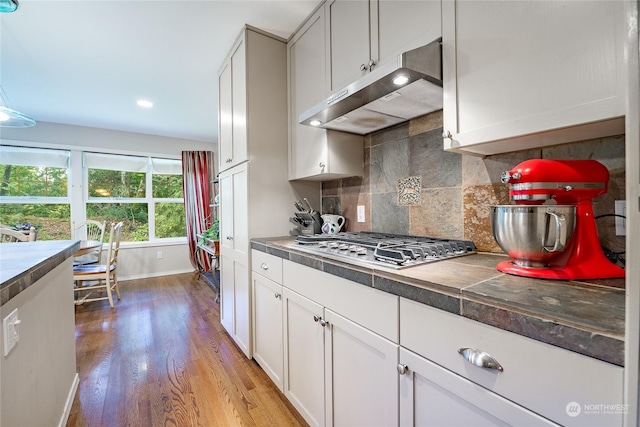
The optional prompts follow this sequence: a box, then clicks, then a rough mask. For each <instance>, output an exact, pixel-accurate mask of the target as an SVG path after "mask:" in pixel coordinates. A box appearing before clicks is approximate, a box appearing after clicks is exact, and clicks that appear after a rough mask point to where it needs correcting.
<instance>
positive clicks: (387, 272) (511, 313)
mask: <svg viewBox="0 0 640 427" xmlns="http://www.w3.org/2000/svg"><path fill="white" fill-rule="evenodd" d="M251 248H252V249H256V250H259V251H262V252H266V253H269V254H272V255H275V256H278V257H280V258H284V259H288V260H290V261H293V262H296V263H299V264H303V265H306V266H308V267H311V268H315V269H318V270H322V271H325V272H327V273H330V274H334V275H337V276H340V277H343V278H345V279H349V280H352V281H354V282H357V283H360V284H362V285H365V286H370V287H373V288H375V289H379V290H382V291H385V292H389V293H392V294H394V295H398V296H401V297H404V298H407V299H411V300H414V301H418V302H421V303H423V304H427V305H430V306H433V307H436V308H439V309H441V310H445V311H448V312H450V313H454V314H459V315H462V316H464V317H467V318H469V319H473V320H476V321H479V322H482V323H485V324H488V325H491V326H495V327H497V328H500V329H504V330H507V331H511V332H514V333H516V334H520V335H523V336H526V337H529V338H532V339H535V340H538V341H542V342H545V343H548V344H551V345H555V346H558V347H562V348H565V349H567V350H571V351H574V352H577V353H581V354H584V355H587V356H590V357H593V358H596V359H600V360H604V361H606V362H609V363H613V364H616V365H619V366H623V365H624V310H625V291H624V279H608V280H589V281H584V282H575V281H556V280H541V279H531V278H527V277H519V276H512V275H508V274H504V273H501V272H499V271H497V270H496V268H495V266H496V264H497V263H498V262H500V261H502V260H504V259H507V257H506V256H504V255H497V254H489V253H479V254H474V255H468V256H463V257H458V258H453V259H450V260H443V261H438V262H434V263H429V264H424V265H420V266H416V267H410V268H406V269H401V270H395V269H387V268H384V267H373V268H372V267H371V266H364V265H362V266H355V265H353V264H347V263H341V262H337V261H333V260H328V259H326V258H323V257H322V256H320V255H317V256H314V255H310V254H308V253H304V252H299V251H296V243H295V241H294V237H276V238H261V239H252V241H251Z"/></svg>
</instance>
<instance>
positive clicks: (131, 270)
mask: <svg viewBox="0 0 640 427" xmlns="http://www.w3.org/2000/svg"><path fill="white" fill-rule="evenodd" d="M0 143H2V144H7V145H23V146H30V147H42V148H60V149H72V150H91V149H93V150H95V151H100V152H107V153H122V154H137V155H154V156H158V155H160V156H166V157H172V158H180V157H181V153H182V151H191V150H202V151H213V152H214V159H215V161H216V164H217V161H218V159H217V151H218V144H217V142H207V141H193V140H187V139H178V138H168V137H163V136H157V135H146V134H140V133H132V132H121V131H114V130H109V129H97V128H89V127H84V126H71V125H65V124H59V123H47V122H38V124H37V125H36V126H34V127H31V128H23V129H15V128H0ZM216 169H217V168H216ZM158 251H162V259H158V257H157V255H158ZM188 251H189V250H188V245H187V243H186V240H185V242H183V243H181V244H176V243H170V244H166V245H165V244H159V243H148V244H145V243H141V244H138V243H123V244H122V245H121V248H120V257H119V265H118V279H119V280H120V281H126V280H128V279H137V278H144V277H156V276H162V275H167V274H176V273H184V272H189V271H194V269H193V267H192V266H191V263H190V261H189V255H188Z"/></svg>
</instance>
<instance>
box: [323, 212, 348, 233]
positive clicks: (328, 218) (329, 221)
mask: <svg viewBox="0 0 640 427" xmlns="http://www.w3.org/2000/svg"><path fill="white" fill-rule="evenodd" d="M320 217H321V218H322V220H323V221H324V223H323V224H322V232H323V233H324V234H335V233H337V232H339V231H340V229H341V228H342V226H343V225H344V217H343V216H340V215H331V214H324V215H321V216H320Z"/></svg>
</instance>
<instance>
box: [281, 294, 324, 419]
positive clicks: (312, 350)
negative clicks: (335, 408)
mask: <svg viewBox="0 0 640 427" xmlns="http://www.w3.org/2000/svg"><path fill="white" fill-rule="evenodd" d="M283 296H284V300H283V302H284V313H285V315H284V321H285V327H284V348H285V368H284V394H285V396H286V397H287V399H289V401H290V402H291V403H292V404H293V406H294V407H295V408H296V409H297V410H298V412H300V415H302V416H303V417H304V419H305V420H306V421H307V422H308V423H309V425H311V426H324V425H325V418H324V417H325V412H324V328H323V327H322V326H320V322H319V320H320V319H321V318H322V314H323V312H322V310H323V307H322V306H321V305H319V304H316V303H315V302H313V301H311V300H309V299H307V298H305V297H303V296H301V295H299V294H297V293H295V292H292V291H290V290H289V289H287V288H284V289H283ZM314 317H315V318H314ZM316 319H317V320H316Z"/></svg>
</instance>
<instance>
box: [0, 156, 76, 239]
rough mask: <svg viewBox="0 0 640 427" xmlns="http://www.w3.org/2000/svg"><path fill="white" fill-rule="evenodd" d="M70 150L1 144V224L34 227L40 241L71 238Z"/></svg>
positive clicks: (25, 227) (14, 226) (15, 226)
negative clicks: (69, 195)
mask: <svg viewBox="0 0 640 427" xmlns="http://www.w3.org/2000/svg"><path fill="white" fill-rule="evenodd" d="M69 157H70V152H69V151H64V150H44V149H33V148H24V147H9V146H0V177H1V178H0V179H1V181H0V201H1V202H2V203H1V204H0V223H1V224H3V225H5V226H9V227H12V228H24V229H28V228H29V227H30V226H34V227H35V228H36V230H37V231H38V239H40V240H56V239H70V238H71V222H70V218H71V210H70V200H69V197H68V193H69V191H68V178H67V177H68V167H69Z"/></svg>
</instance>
